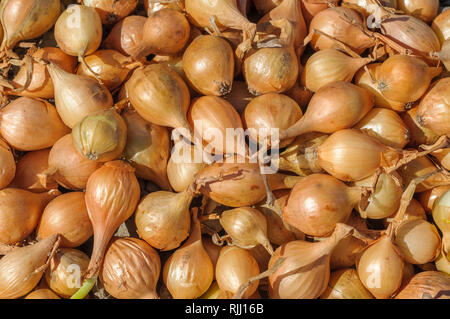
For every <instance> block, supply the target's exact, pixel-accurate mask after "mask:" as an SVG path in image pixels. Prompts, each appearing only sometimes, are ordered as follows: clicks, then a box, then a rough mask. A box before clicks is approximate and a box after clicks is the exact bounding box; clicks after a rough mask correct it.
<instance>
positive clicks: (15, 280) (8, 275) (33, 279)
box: [0, 235, 59, 299]
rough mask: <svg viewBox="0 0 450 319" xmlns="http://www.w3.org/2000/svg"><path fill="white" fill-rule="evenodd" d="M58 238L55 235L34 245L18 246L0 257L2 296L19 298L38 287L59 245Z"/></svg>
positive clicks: (0, 291) (0, 289)
mask: <svg viewBox="0 0 450 319" xmlns="http://www.w3.org/2000/svg"><path fill="white" fill-rule="evenodd" d="M58 238H59V236H58V235H53V236H51V237H48V238H46V239H44V240H41V241H40V242H38V243H36V244H34V245H28V246H25V247H20V248H17V249H15V250H13V251H11V252H10V253H8V254H6V255H5V256H4V257H3V258H2V259H0V298H2V299H15V298H19V297H22V296H24V295H26V294H27V293H29V292H30V291H31V290H32V289H33V288H34V287H36V285H37V284H38V283H39V281H40V280H41V278H42V275H43V273H44V270H45V268H44V265H45V264H46V263H47V260H48V258H49V255H50V253H51V252H52V251H53V250H54V249H56V248H57V247H58V244H59V241H58Z"/></svg>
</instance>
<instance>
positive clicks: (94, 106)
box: [47, 64, 113, 128]
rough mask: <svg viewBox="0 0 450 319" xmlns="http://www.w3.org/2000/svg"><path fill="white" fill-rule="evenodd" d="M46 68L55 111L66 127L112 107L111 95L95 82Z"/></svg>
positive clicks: (88, 78)
mask: <svg viewBox="0 0 450 319" xmlns="http://www.w3.org/2000/svg"><path fill="white" fill-rule="evenodd" d="M47 67H48V71H49V73H50V76H51V77H52V80H53V85H54V87H55V105H56V110H57V111H58V114H59V116H60V117H61V119H62V120H63V122H64V123H65V124H66V125H67V126H68V127H70V128H73V127H74V126H75V124H77V123H78V122H79V121H81V120H82V119H83V118H84V117H86V116H87V115H89V114H92V113H94V112H96V111H101V110H105V109H107V108H110V107H111V106H112V105H113V99H112V96H111V93H109V91H108V89H107V88H106V87H105V86H103V85H101V84H100V83H98V82H97V81H96V80H94V79H92V78H90V77H88V76H85V75H75V74H70V73H68V72H66V71H64V70H63V69H61V68H60V67H58V66H56V65H54V64H49V65H48V66H47Z"/></svg>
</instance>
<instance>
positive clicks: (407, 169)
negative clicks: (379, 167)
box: [397, 157, 450, 193]
mask: <svg viewBox="0 0 450 319" xmlns="http://www.w3.org/2000/svg"><path fill="white" fill-rule="evenodd" d="M436 170H437V168H436V166H434V164H433V162H432V161H431V160H430V159H428V158H427V157H419V158H417V159H415V160H413V161H411V162H410V163H408V164H406V165H405V166H403V167H401V168H400V169H399V170H398V171H397V172H398V173H399V174H400V176H401V177H402V179H403V182H404V184H405V185H408V184H409V183H410V182H411V181H412V180H413V179H414V178H416V177H419V176H424V175H426V174H430V173H432V172H434V171H436ZM449 184H450V176H448V175H447V174H445V173H443V172H438V173H436V174H434V175H433V176H430V177H429V178H427V179H426V180H425V181H423V182H421V183H420V184H418V185H417V187H416V193H421V192H424V191H427V190H430V189H432V188H434V187H436V186H445V185H449Z"/></svg>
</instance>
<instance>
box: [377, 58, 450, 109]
mask: <svg viewBox="0 0 450 319" xmlns="http://www.w3.org/2000/svg"><path fill="white" fill-rule="evenodd" d="M441 71H442V69H441V68H440V67H429V66H428V65H427V64H426V63H425V62H424V61H422V60H420V59H419V58H416V57H411V56H408V55H402V54H398V55H393V56H391V57H389V58H388V59H387V60H386V61H384V62H383V64H381V66H380V67H379V69H378V70H377V77H376V78H377V82H378V88H379V90H380V91H381V93H382V94H383V95H384V96H385V97H386V98H388V99H390V100H394V101H397V102H401V103H408V102H414V101H417V100H418V99H420V98H421V97H422V96H423V94H424V93H425V92H426V90H427V89H428V86H429V85H430V83H431V80H432V79H433V78H434V77H436V76H438V75H439V74H440V73H441Z"/></svg>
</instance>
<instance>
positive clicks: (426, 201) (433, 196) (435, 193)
mask: <svg viewBox="0 0 450 319" xmlns="http://www.w3.org/2000/svg"><path fill="white" fill-rule="evenodd" d="M449 189H450V185H443V186H437V187H434V188H432V189H430V190H427V191H425V192H422V193H420V194H419V195H418V200H419V202H420V204H421V205H422V207H423V208H424V209H425V211H426V212H427V214H431V213H432V211H433V206H434V203H435V202H436V200H437V199H439V198H440V197H441V196H442V195H443V194H444V193H445V192H446V191H447V190H449Z"/></svg>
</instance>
